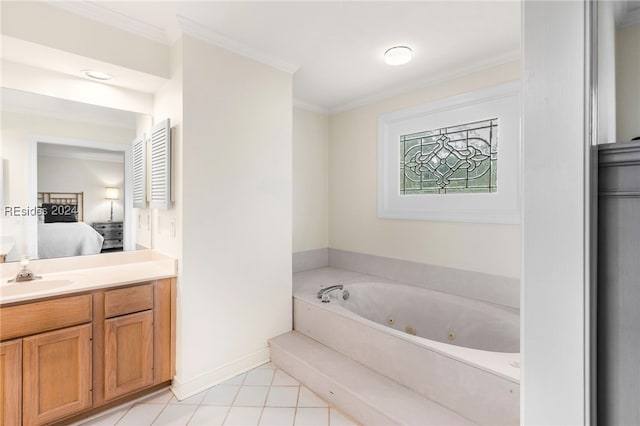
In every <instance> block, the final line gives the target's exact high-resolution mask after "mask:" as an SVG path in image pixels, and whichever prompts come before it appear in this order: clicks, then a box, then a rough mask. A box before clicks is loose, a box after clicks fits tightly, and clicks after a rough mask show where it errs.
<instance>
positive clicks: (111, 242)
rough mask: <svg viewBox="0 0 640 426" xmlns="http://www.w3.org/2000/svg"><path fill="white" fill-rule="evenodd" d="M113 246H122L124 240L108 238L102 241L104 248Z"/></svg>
mask: <svg viewBox="0 0 640 426" xmlns="http://www.w3.org/2000/svg"><path fill="white" fill-rule="evenodd" d="M111 248H122V240H107V239H105V240H104V242H103V243H102V250H106V249H111Z"/></svg>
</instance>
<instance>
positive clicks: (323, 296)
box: [318, 284, 349, 303]
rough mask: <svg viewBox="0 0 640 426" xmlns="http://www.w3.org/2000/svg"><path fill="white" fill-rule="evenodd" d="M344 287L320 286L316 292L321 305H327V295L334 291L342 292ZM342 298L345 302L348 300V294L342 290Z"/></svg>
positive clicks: (340, 285) (338, 285)
mask: <svg viewBox="0 0 640 426" xmlns="http://www.w3.org/2000/svg"><path fill="white" fill-rule="evenodd" d="M343 289H344V286H343V285H342V284H337V285H330V286H329V287H325V286H321V287H320V291H318V299H322V303H329V293H331V292H332V291H334V290H343ZM342 298H343V299H344V300H347V299H348V298H349V292H348V291H347V290H344V291H343V292H342Z"/></svg>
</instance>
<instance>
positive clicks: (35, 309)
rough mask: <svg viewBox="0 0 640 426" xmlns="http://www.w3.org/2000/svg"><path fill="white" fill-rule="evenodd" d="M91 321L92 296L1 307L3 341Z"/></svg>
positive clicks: (0, 332) (0, 318)
mask: <svg viewBox="0 0 640 426" xmlns="http://www.w3.org/2000/svg"><path fill="white" fill-rule="evenodd" d="M86 322H91V295H90V294H85V295H82V296H73V297H65V298H63V299H55V300H47V301H44V302H33V303H26V304H24V305H17V306H10V307H8V308H2V309H0V340H7V339H11V338H14V337H21V336H29V335H31V334H36V333H42V332H44V331H50V330H56V329H58V328H63V327H69V326H72V325H77V324H83V323H86Z"/></svg>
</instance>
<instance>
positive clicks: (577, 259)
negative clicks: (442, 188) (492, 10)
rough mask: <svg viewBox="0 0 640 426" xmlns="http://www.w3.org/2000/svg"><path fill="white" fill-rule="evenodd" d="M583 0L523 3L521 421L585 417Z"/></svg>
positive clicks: (584, 420)
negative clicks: (577, 0) (575, 0)
mask: <svg viewBox="0 0 640 426" xmlns="http://www.w3.org/2000/svg"><path fill="white" fill-rule="evenodd" d="M585 3H586V2H553V1H549V2H532V1H530V2H525V3H524V6H523V14H524V15H523V16H524V20H523V24H524V33H523V34H524V35H523V58H524V63H523V75H522V81H523V91H524V93H523V94H524V96H523V99H524V102H523V103H524V111H523V114H524V115H523V142H524V144H523V161H524V175H523V179H524V188H523V191H524V207H523V208H524V211H523V224H522V228H523V236H522V238H523V244H522V246H523V265H522V292H521V304H520V306H521V314H520V318H521V325H522V327H521V330H522V331H521V342H522V344H521V345H522V378H521V380H522V381H521V404H520V406H521V417H520V422H521V424H523V425H532V426H533V425H536V426H542V425H584V424H590V423H589V422H588V417H587V412H588V406H587V403H586V401H587V400H588V397H589V396H588V392H587V391H588V387H587V383H586V380H587V378H586V369H587V368H588V358H587V355H585V354H586V353H587V352H586V350H585V349H586V343H585V336H586V334H587V333H588V329H587V323H588V320H586V319H585V315H587V313H586V312H585V303H586V300H587V295H588V288H589V278H588V276H586V271H587V270H588V261H587V260H585V256H588V255H589V242H588V240H587V235H586V233H587V232H588V229H589V219H588V215H586V214H585V211H586V210H585V209H586V208H587V206H588V203H589V200H588V199H587V194H588V188H589V186H588V185H589V180H588V179H586V177H587V176H588V169H587V168H586V166H585V164H587V163H586V161H587V160H588V155H589V152H590V141H589V140H588V138H587V135H586V134H585V106H586V105H588V102H587V100H586V99H585V95H584V92H585V77H584V72H585V54H584V52H585V41H584V39H585ZM550 153H553V155H550ZM585 179H586V180H585Z"/></svg>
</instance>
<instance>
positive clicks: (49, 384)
mask: <svg viewBox="0 0 640 426" xmlns="http://www.w3.org/2000/svg"><path fill="white" fill-rule="evenodd" d="M23 351H24V354H23V362H24V369H23V371H24V373H23V420H24V424H25V425H26V426H30V425H40V424H43V423H47V422H51V421H53V420H55V419H59V418H62V417H65V416H67V415H70V414H74V413H76V412H78V411H81V410H84V409H86V408H89V407H90V406H91V324H86V325H81V326H77V327H70V328H64V329H62V330H58V331H52V332H50V333H43V334H39V335H36V336H33V337H28V338H25V339H23Z"/></svg>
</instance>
